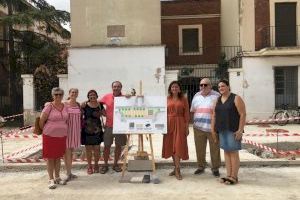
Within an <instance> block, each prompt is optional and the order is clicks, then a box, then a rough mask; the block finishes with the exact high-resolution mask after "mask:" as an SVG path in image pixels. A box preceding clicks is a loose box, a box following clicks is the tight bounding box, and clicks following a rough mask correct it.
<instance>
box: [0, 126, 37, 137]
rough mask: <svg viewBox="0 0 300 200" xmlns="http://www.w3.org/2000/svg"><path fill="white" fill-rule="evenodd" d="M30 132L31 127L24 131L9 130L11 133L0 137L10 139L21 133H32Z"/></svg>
mask: <svg viewBox="0 0 300 200" xmlns="http://www.w3.org/2000/svg"><path fill="white" fill-rule="evenodd" d="M32 130H33V127H30V128H27V129H24V130H11V131H8V132H5V133H3V136H2V137H3V138H10V137H12V136H13V135H19V134H22V133H27V132H29V131H32Z"/></svg>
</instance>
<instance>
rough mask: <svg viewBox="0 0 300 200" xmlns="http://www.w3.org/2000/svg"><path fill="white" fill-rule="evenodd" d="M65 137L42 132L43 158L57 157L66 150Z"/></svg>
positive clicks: (61, 155) (60, 156) (62, 154)
mask: <svg viewBox="0 0 300 200" xmlns="http://www.w3.org/2000/svg"><path fill="white" fill-rule="evenodd" d="M66 139H67V137H51V136H48V135H45V134H43V158H44V159H59V158H62V157H63V156H64V154H65V151H66Z"/></svg>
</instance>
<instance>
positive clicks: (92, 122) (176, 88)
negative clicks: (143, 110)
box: [39, 78, 246, 189]
mask: <svg viewBox="0 0 300 200" xmlns="http://www.w3.org/2000/svg"><path fill="white" fill-rule="evenodd" d="M111 86H112V93H109V94H106V95H104V96H103V97H102V98H98V94H97V92H96V91H95V90H90V91H89V92H88V93H87V101H85V102H83V103H81V104H79V103H78V102H77V97H78V89H76V88H71V89H70V90H69V94H68V95H69V96H68V98H67V100H66V101H63V96H64V91H63V90H62V89H60V88H58V87H56V88H53V89H52V91H51V94H52V97H53V101H52V102H48V103H46V104H45V107H44V109H43V111H42V114H41V117H40V123H39V125H40V127H41V128H42V129H43V158H44V159H46V160H47V171H48V176H49V182H48V188H49V189H55V188H56V187H57V185H65V184H66V182H68V181H70V180H72V179H74V178H77V176H76V175H74V174H73V173H72V171H71V169H72V153H73V151H74V149H77V148H79V147H80V146H81V145H85V150H86V157H87V174H93V173H101V174H105V173H106V172H107V171H108V170H109V166H108V160H109V157H110V149H111V145H112V144H113V141H114V140H115V152H114V162H113V165H112V169H113V170H114V171H116V172H121V171H122V169H121V167H120V166H119V165H118V161H119V159H120V155H121V149H122V146H125V145H126V142H127V137H126V135H125V134H113V133H112V130H113V129H112V128H113V113H114V97H118V96H122V92H121V90H122V83H121V82H120V81H114V82H113V83H112V85H111ZM218 89H219V93H218V92H216V91H214V90H212V84H211V82H210V80H209V79H207V78H203V79H202V80H201V82H200V91H199V92H198V93H196V94H195V96H194V98H193V100H192V103H191V107H190V108H189V103H188V100H187V98H186V96H185V95H184V94H183V92H182V88H181V85H180V83H179V82H178V81H173V82H172V83H171V84H170V85H169V87H168V97H167V121H168V122H167V123H168V129H167V134H164V136H163V148H162V157H163V158H166V159H167V158H170V157H172V159H173V163H174V170H173V171H172V172H170V174H169V175H170V176H175V177H176V179H178V180H182V175H181V172H180V161H181V160H187V159H189V155H188V144H187V136H188V135H189V122H190V119H191V118H190V114H191V116H192V118H193V122H194V125H193V127H194V139H195V146H196V154H197V162H198V168H197V170H196V171H195V174H201V173H203V172H204V170H205V167H206V161H205V155H206V144H207V140H208V141H209V145H210V152H211V161H212V162H211V163H212V168H211V170H212V173H213V175H214V176H216V177H219V176H220V173H219V168H220V165H221V159H220V147H221V148H222V149H224V156H225V165H226V171H227V176H225V177H222V178H221V179H220V181H221V182H222V183H226V184H236V183H237V182H238V170H239V153H238V150H240V149H241V138H242V134H243V129H244V125H245V116H246V111H245V105H244V102H243V100H242V99H241V97H239V96H238V95H235V94H233V93H231V92H230V86H229V82H228V81H227V80H221V81H220V82H219V84H218ZM102 117H105V118H106V120H105V126H104V125H103V120H102ZM101 142H104V152H103V157H104V164H103V165H102V166H101V167H100V166H99V164H98V162H99V157H100V144H101ZM62 157H64V162H65V168H66V173H67V174H66V175H67V176H66V177H67V178H66V179H62V178H61V177H60V166H61V161H60V160H61V158H62ZM92 161H94V164H92Z"/></svg>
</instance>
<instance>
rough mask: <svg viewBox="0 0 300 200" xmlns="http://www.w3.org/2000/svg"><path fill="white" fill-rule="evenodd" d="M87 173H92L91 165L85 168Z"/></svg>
mask: <svg viewBox="0 0 300 200" xmlns="http://www.w3.org/2000/svg"><path fill="white" fill-rule="evenodd" d="M87 174H88V175H91V174H93V168H92V166H88V168H87Z"/></svg>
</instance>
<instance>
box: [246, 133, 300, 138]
mask: <svg viewBox="0 0 300 200" xmlns="http://www.w3.org/2000/svg"><path fill="white" fill-rule="evenodd" d="M243 136H248V137H276V136H277V134H276V133H246V134H243ZM299 136H300V133H279V134H278V137H299Z"/></svg>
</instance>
